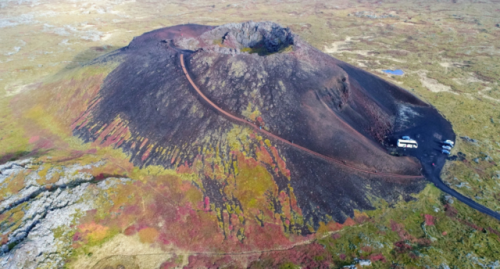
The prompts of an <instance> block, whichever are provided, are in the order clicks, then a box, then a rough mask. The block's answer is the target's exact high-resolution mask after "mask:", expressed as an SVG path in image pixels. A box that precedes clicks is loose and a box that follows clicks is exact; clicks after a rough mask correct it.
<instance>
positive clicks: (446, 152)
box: [441, 149, 450, 155]
mask: <svg viewBox="0 0 500 269" xmlns="http://www.w3.org/2000/svg"><path fill="white" fill-rule="evenodd" d="M441 152H442V153H443V154H446V155H450V151H449V150H446V149H443V150H442V151H441Z"/></svg>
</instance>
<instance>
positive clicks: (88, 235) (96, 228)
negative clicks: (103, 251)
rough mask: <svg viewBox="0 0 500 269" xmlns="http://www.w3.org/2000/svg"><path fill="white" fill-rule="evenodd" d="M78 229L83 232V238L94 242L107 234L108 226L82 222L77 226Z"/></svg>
mask: <svg viewBox="0 0 500 269" xmlns="http://www.w3.org/2000/svg"><path fill="white" fill-rule="evenodd" d="M78 230H79V231H80V232H81V233H82V234H84V238H85V239H86V240H87V241H88V242H89V243H95V242H99V241H101V240H103V239H104V238H106V236H107V235H108V230H109V228H108V227H106V226H102V225H100V224H97V223H95V222H91V223H84V224H82V225H80V226H79V227H78Z"/></svg>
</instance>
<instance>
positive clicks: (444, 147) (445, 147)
mask: <svg viewBox="0 0 500 269" xmlns="http://www.w3.org/2000/svg"><path fill="white" fill-rule="evenodd" d="M443 149H446V150H451V147H450V146H447V145H444V146H443Z"/></svg>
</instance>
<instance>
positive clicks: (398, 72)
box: [382, 69, 405, 76]
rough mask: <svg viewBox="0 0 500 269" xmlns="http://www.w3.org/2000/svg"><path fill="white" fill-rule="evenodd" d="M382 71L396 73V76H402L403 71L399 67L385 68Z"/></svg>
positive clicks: (390, 73)
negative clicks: (393, 68)
mask: <svg viewBox="0 0 500 269" xmlns="http://www.w3.org/2000/svg"><path fill="white" fill-rule="evenodd" d="M382 72H384V73H386V74H389V75H396V76H402V75H404V73H405V72H403V70H401V69H395V70H390V69H386V70H382Z"/></svg>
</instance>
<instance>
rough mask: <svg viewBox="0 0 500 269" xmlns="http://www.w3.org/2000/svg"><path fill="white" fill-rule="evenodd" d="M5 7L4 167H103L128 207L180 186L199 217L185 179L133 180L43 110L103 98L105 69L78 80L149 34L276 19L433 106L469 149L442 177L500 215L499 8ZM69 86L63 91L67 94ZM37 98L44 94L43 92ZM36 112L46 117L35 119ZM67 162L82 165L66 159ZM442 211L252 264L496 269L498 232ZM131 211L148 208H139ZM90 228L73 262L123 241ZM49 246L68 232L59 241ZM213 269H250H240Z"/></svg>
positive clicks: (429, 192)
mask: <svg viewBox="0 0 500 269" xmlns="http://www.w3.org/2000/svg"><path fill="white" fill-rule="evenodd" d="M0 7H1V8H0V27H1V28H0V45H1V46H0V96H1V97H0V160H1V161H2V163H3V162H6V161H9V160H12V159H18V158H23V157H25V156H34V157H36V158H40V159H42V160H43V161H44V162H46V163H50V162H54V163H56V162H57V163H58V165H61V164H65V163H68V164H70V163H72V162H75V161H78V162H82V163H90V162H94V161H97V160H100V159H102V158H106V160H108V164H107V165H106V166H104V167H102V168H99V169H100V170H97V169H96V171H93V172H92V174H93V175H95V176H98V175H100V174H119V175H123V176H127V177H130V178H132V179H134V180H138V182H140V183H137V184H138V185H137V186H139V187H137V186H128V185H127V186H126V187H123V188H124V189H123V194H127V195H129V194H130V193H133V192H134V191H137V190H134V188H135V187H137V188H139V191H140V192H144V193H145V194H147V193H148V191H151V189H149V188H150V187H149V185H147V184H146V183H145V182H148V180H158V182H159V183H158V184H159V186H160V187H164V186H162V185H161V184H162V182H165V181H166V180H170V183H169V184H174V183H175V184H174V185H173V186H176V188H179V189H181V188H183V190H186V192H185V193H178V192H176V191H175V190H174V191H172V193H171V195H172V196H175V197H181V198H178V199H181V200H182V201H190V202H192V203H193V204H194V203H195V201H198V200H200V199H202V198H200V197H198V196H200V194H199V193H197V192H196V191H195V190H193V189H192V188H190V187H187V186H184V185H183V183H182V182H183V181H182V180H185V178H182V177H188V175H186V174H184V175H182V177H181V179H178V178H176V177H174V178H175V180H174V179H172V178H170V176H172V175H174V174H176V172H175V171H169V170H164V169H163V168H161V167H149V168H144V169H138V168H136V167H133V166H132V165H131V164H130V163H129V162H128V161H127V156H125V154H123V153H122V152H120V151H118V150H115V149H111V148H106V147H104V148H99V147H96V146H95V145H91V144H82V142H81V141H80V140H78V139H77V138H75V137H73V136H71V133H70V132H68V129H67V128H66V127H65V124H62V123H61V122H64V123H66V121H68V122H69V121H70V119H65V118H64V115H65V110H64V109H72V110H75V111H77V110H79V109H82V107H79V104H73V105H71V106H68V107H67V108H60V107H58V106H55V105H54V106H45V105H46V104H53V103H56V102H61V103H65V104H67V103H68V102H71V100H60V99H57V93H58V91H63V90H64V89H65V87H74V85H87V86H88V85H94V84H95V85H98V84H99V83H100V81H102V79H103V77H100V76H99V75H100V74H106V73H107V72H110V71H111V70H112V68H113V66H102V69H99V70H97V69H95V70H92V68H88V67H86V68H83V69H80V68H79V67H80V66H81V65H82V64H84V63H85V62H87V61H90V60H92V59H94V58H95V57H97V56H99V55H102V54H105V53H106V52H109V51H111V50H113V49H116V48H119V47H123V46H126V45H127V44H128V43H129V42H130V41H131V40H132V38H133V37H134V36H138V35H140V34H142V33H143V32H147V31H151V30H154V29H157V28H161V27H166V26H171V25H176V24H183V23H198V24H209V25H219V24H223V23H229V22H242V21H247V20H254V21H260V20H272V21H275V22H278V23H280V24H282V25H284V26H288V27H290V28H291V29H292V31H293V32H294V33H296V34H298V35H300V36H301V38H303V39H305V40H306V41H307V42H309V43H311V44H312V45H313V46H315V47H316V48H318V49H320V50H322V51H324V52H326V53H329V54H330V55H332V56H334V57H336V58H339V59H341V60H344V61H346V62H348V63H351V64H353V65H356V66H359V67H361V68H364V69H366V70H368V71H370V72H372V73H375V74H377V75H379V76H381V77H383V78H385V79H387V80H390V81H392V82H394V83H397V84H399V85H401V86H402V87H404V88H406V89H408V90H409V91H411V92H412V93H414V94H415V95H417V96H419V97H420V98H422V99H423V100H426V101H427V102H429V103H431V104H432V105H434V106H435V107H436V108H437V109H438V110H439V111H440V112H441V113H442V114H443V115H444V116H445V117H446V118H447V119H448V120H449V121H450V122H451V123H452V124H453V128H454V130H455V132H456V133H457V136H458V137H462V136H467V137H469V138H471V139H475V140H476V141H475V142H470V141H466V140H464V139H457V142H456V147H455V148H454V149H453V152H452V153H453V154H457V153H458V152H461V153H463V154H465V156H466V157H465V160H462V161H452V162H449V163H448V164H447V166H446V167H445V170H444V171H443V175H442V177H443V179H444V180H445V182H447V183H448V184H449V185H450V186H452V187H453V188H454V189H456V190H458V191H459V192H461V193H463V194H464V195H466V196H468V197H471V198H472V199H474V200H476V201H477V202H478V203H481V204H483V205H486V206H488V207H489V208H491V209H493V210H497V211H500V167H498V162H500V139H499V137H500V110H499V109H498V105H499V104H500V85H499V84H500V81H499V78H500V63H499V62H498V58H499V57H500V51H499V49H498V48H499V47H500V28H499V27H498V26H496V24H498V23H500V19H499V18H498V12H499V9H500V4H499V3H496V2H492V3H486V2H485V3H474V2H468V1H463V2H462V1H457V3H451V2H450V3H436V2H434V1H398V2H391V1H379V2H375V1H362V2H354V1H322V2H312V1H302V2H297V1H241V2H237V1H220V2H217V1H210V3H209V2H203V1H189V2H168V3H167V2H164V1H156V2H155V1H144V2H141V1H137V2H126V1H124V2H116V1H95V2H92V1H86V2H72V1H50V2H49V1H47V2H37V1H33V2H29V1H26V2H21V3H17V2H12V1H8V2H2V3H1V4H0ZM382 69H402V70H403V71H404V72H405V74H404V75H403V76H388V75H385V74H384V73H382V72H381V70H382ZM67 78H71V80H68V81H66V80H65V79H67ZM61 81H62V82H61ZM65 83H66V84H65ZM75 83H76V84H75ZM92 83H94V84H92ZM87 86H82V87H87ZM40 89H44V91H43V92H37V90H40ZM47 92H50V93H51V94H50V95H47V94H46V93H47ZM21 95H24V96H25V95H28V96H32V99H33V100H34V101H33V103H32V104H20V103H19V102H17V99H16V98H19V96H21ZM83 95H84V92H82V96H83ZM80 97H81V96H80ZM37 102H39V104H40V106H36V103H37ZM12 104H16V105H17V107H13V106H12ZM24 107H26V110H24ZM59 124H60V125H59ZM75 152H92V154H83V155H79V154H76V153H75ZM75 154H76V155H75ZM67 156H76V157H75V158H74V159H70V160H67V158H66V157H67ZM47 157H53V159H48V158H47ZM54 165H55V164H54ZM49 166H50V165H49V164H47V165H46V167H49ZM47 169H48V168H47ZM41 173H42V174H43V171H42V172H41ZM172 182H174V183H172ZM167 185H168V184H167ZM13 188H15V186H14V187H13ZM2 193H4V192H3V191H2ZM102 195H103V197H108V195H116V194H113V193H109V194H106V195H104V194H102ZM130 195H132V194H130ZM119 197H120V195H116V197H114V198H113V199H115V200H113V199H111V200H106V199H104V198H102V197H101V198H99V199H102V205H103V209H102V210H101V211H99V212H96V213H95V214H96V215H93V216H87V217H86V218H87V219H84V220H82V223H84V222H85V221H89V220H92V223H93V221H94V220H95V221H97V220H102V219H105V218H106V217H107V216H105V215H106V212H105V211H104V209H105V208H113V205H112V204H111V203H110V202H109V201H114V202H115V203H121V204H124V205H126V204H127V203H130V201H125V200H119ZM139 197H140V196H139V195H135V196H133V198H134V199H139ZM117 199H118V200H119V201H118V200H117ZM148 199H149V198H148ZM150 199H153V198H152V197H150ZM155 199H156V198H155ZM444 200H445V199H444V195H443V194H442V193H440V191H439V190H437V189H436V188H434V187H433V186H431V185H429V186H427V188H426V189H425V190H424V191H423V192H421V193H420V194H418V195H417V196H416V197H415V200H413V201H410V202H402V203H400V204H397V205H396V206H395V207H394V208H390V207H388V206H387V205H385V204H384V203H383V201H380V206H379V207H378V209H376V210H374V211H372V212H364V213H363V214H361V213H360V217H358V218H357V219H355V220H354V221H353V223H352V224H353V225H352V226H345V227H343V228H342V229H340V230H338V231H335V233H334V234H330V233H331V232H332V231H334V230H335V229H333V228H332V227H331V226H328V225H327V224H325V226H324V227H323V228H320V230H319V231H318V233H317V236H316V237H317V238H318V239H317V240H316V241H315V243H314V244H319V245H321V246H324V251H325V252H318V253H319V254H318V253H316V254H314V255H316V256H311V257H310V259H309V258H307V257H306V258H304V259H302V260H297V259H292V252H289V254H287V255H288V256H286V255H285V256H283V257H281V256H280V257H278V256H276V255H278V254H276V255H275V256H273V255H274V254H272V255H271V254H270V255H264V254H262V255H261V257H260V258H261V261H260V263H252V266H253V267H256V268H258V267H259V266H260V267H263V268H265V267H269V266H268V265H269V264H267V263H266V259H269V260H275V261H276V260H279V261H280V262H279V265H280V266H291V265H294V264H295V265H299V264H302V265H307V264H312V263H313V262H316V263H317V264H319V262H320V261H323V260H324V261H328V262H329V263H330V265H332V266H333V267H336V268H338V267H341V266H342V265H347V264H352V263H353V262H354V258H362V259H371V260H372V261H373V267H374V268H387V267H389V265H391V264H392V265H393V266H394V267H395V268H398V266H399V267H400V268H403V265H405V268H412V267H414V268H421V267H425V266H428V267H429V268H439V267H440V266H441V267H442V268H445V265H448V266H450V267H455V268H478V267H479V266H480V264H482V265H488V264H490V265H491V264H493V263H494V262H495V261H496V260H497V259H498V257H499V256H500V253H499V251H500V232H498V231H500V225H499V222H498V221H496V220H493V219H491V218H489V217H487V216H485V215H482V214H480V213H478V212H475V211H474V210H472V209H470V208H468V207H467V206H465V205H463V204H460V203H459V202H457V201H455V202H454V203H453V204H448V203H447V202H444ZM133 201H135V200H133ZM137 201H142V203H144V200H137ZM146 202H147V201H146ZM115 209H116V208H115ZM232 210H233V211H235V210H236V209H232ZM15 213H17V214H20V213H18V212H15ZM99 214H101V215H99ZM203 218H206V219H203V220H200V222H201V221H209V220H212V219H216V218H217V216H216V215H210V214H207V215H204V216H203ZM110 222H111V221H110ZM89 223H90V222H89ZM201 223H205V222H201ZM84 224H85V223H84ZM85 225H86V226H85ZM85 225H83V224H82V226H80V227H79V228H72V229H73V230H71V234H72V235H74V234H75V233H78V232H80V233H81V232H82V231H85V236H87V237H85V238H86V240H87V241H85V242H87V243H88V245H85V244H84V243H82V242H79V243H78V244H80V245H75V251H74V252H73V256H72V257H73V261H74V260H77V259H85V257H88V255H89V253H90V252H91V251H90V249H93V248H95V247H96V246H98V247H99V246H103V244H104V245H106V244H109V246H112V243H113V242H114V241H113V240H114V239H113V236H115V235H116V234H119V233H120V232H121V231H120V230H119V229H117V228H116V229H114V228H107V227H104V226H99V225H101V224H95V225H94V224H92V225H94V226H92V225H90V224H88V223H86V224H85ZM110 227H111V226H110ZM113 227H118V224H117V225H115V226H113ZM212 228H213V227H212ZM214 229H215V228H214ZM89 231H91V232H89ZM141 231H142V233H141ZM57 234H58V235H62V234H65V233H63V232H61V231H58V232H57ZM89 234H90V235H89ZM134 234H135V233H134ZM137 234H138V235H137V237H138V239H137V240H138V242H139V243H141V244H149V243H150V242H151V237H154V236H155V232H154V231H153V230H145V229H143V230H140V231H139V232H138V233H137ZM91 235H92V236H93V237H92V236H91ZM325 235H326V237H323V236H325ZM115 238H117V237H115ZM218 239H219V238H217V240H218ZM206 240H209V239H206ZM213 240H215V239H213ZM283 240H284V239H283ZM139 243H138V244H139ZM75 244H76V243H75ZM179 244H180V243H179ZM162 251H163V252H165V253H166V252H167V250H165V249H162ZM169 251H171V252H172V250H169ZM175 251H177V250H175V249H174V250H173V252H175ZM300 251H303V252H304V253H305V252H306V251H305V250H303V249H300ZM286 253H288V252H286ZM115 254H119V252H115ZM175 255H178V256H176V257H181V255H182V253H181V252H175ZM311 255H312V254H311ZM188 256H189V255H185V256H184V257H185V258H180V259H177V260H175V259H173V260H175V262H174V264H176V265H181V264H184V265H186V264H189V263H190V261H191V260H189V259H188V258H187V257H188ZM306 256H307V255H306ZM82 257H83V258H82ZM191 257H195V256H194V255H192V256H191ZM250 260H251V259H250ZM193 262H194V260H193ZM220 262H221V263H227V264H229V263H234V264H235V265H237V266H242V264H244V263H241V261H236V260H231V261H230V260H220ZM75 264H78V263H75ZM75 266H76V265H75Z"/></svg>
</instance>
